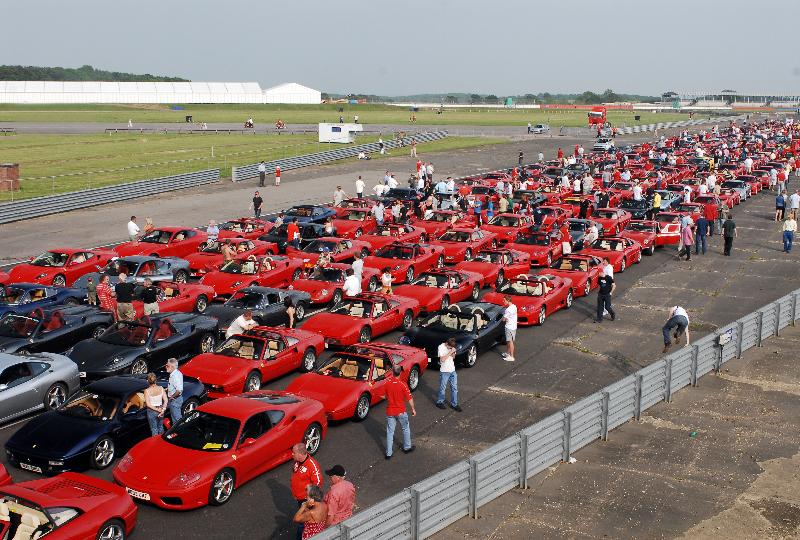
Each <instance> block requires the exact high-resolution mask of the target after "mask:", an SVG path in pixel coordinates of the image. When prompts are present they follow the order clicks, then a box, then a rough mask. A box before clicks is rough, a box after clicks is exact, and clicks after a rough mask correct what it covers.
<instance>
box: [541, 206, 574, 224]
mask: <svg viewBox="0 0 800 540" xmlns="http://www.w3.org/2000/svg"><path fill="white" fill-rule="evenodd" d="M539 208H540V209H541V210H542V214H543V215H544V221H542V225H541V227H542V228H543V229H554V228H559V227H560V226H561V224H562V223H564V222H566V221H567V218H570V217H572V212H570V210H569V209H567V208H561V207H560V206H540V207H539Z"/></svg>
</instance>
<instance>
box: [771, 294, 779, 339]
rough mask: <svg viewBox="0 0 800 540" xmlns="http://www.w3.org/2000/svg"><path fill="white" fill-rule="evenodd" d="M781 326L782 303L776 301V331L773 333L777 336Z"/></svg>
mask: <svg viewBox="0 0 800 540" xmlns="http://www.w3.org/2000/svg"><path fill="white" fill-rule="evenodd" d="M780 327H781V303H780V301H778V302H775V331H774V332H773V334H772V335H774V336H777V335H778V331H779V329H780Z"/></svg>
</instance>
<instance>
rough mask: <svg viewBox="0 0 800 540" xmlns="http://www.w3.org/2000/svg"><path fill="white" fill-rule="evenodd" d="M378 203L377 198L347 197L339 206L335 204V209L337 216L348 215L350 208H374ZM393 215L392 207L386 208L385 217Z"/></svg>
mask: <svg viewBox="0 0 800 540" xmlns="http://www.w3.org/2000/svg"><path fill="white" fill-rule="evenodd" d="M376 204H378V201H377V199H356V198H353V199H345V200H343V201H342V204H340V205H339V206H334V207H333V211H334V212H336V216H337V218H342V217H344V216H346V215H347V214H348V213H349V212H350V210H367V211H369V210H372V207H373V206H375V205H376ZM391 215H392V209H391V208H388V207H387V208H386V210H385V212H384V218H385V219H389V218H390V217H391Z"/></svg>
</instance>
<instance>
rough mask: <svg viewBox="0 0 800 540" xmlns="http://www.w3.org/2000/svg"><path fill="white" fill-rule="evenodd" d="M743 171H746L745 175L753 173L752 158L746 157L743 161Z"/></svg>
mask: <svg viewBox="0 0 800 540" xmlns="http://www.w3.org/2000/svg"><path fill="white" fill-rule="evenodd" d="M744 170H745V171H747V174H750V173H751V172H753V158H751V157H750V156H747V159H745V160H744Z"/></svg>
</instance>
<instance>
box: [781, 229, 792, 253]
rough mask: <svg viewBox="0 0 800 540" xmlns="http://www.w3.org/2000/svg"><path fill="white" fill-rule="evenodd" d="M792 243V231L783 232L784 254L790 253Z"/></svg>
mask: <svg viewBox="0 0 800 540" xmlns="http://www.w3.org/2000/svg"><path fill="white" fill-rule="evenodd" d="M792 242H794V233H793V232H792V231H783V251H785V252H786V253H789V252H790V251H792Z"/></svg>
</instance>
